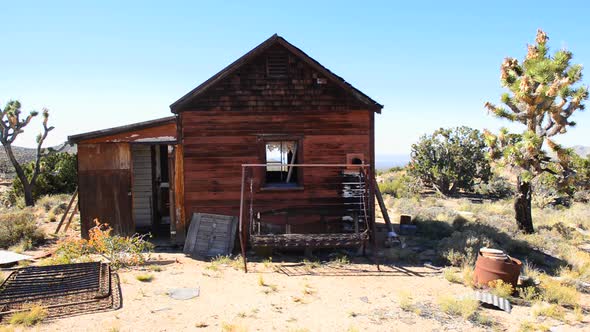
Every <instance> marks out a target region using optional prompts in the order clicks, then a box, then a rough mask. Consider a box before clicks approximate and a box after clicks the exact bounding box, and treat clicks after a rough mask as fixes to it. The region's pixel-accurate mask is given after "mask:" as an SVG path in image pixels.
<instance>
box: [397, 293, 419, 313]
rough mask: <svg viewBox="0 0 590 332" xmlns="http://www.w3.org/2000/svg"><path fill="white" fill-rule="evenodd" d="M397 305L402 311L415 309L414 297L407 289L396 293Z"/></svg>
mask: <svg viewBox="0 0 590 332" xmlns="http://www.w3.org/2000/svg"><path fill="white" fill-rule="evenodd" d="M398 301H399V307H400V308H401V309H402V310H403V311H415V310H416V307H415V306H414V299H413V298H412V295H411V294H410V292H408V291H401V292H399V294H398Z"/></svg>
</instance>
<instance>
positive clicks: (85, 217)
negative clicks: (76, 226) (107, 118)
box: [78, 143, 135, 238]
mask: <svg viewBox="0 0 590 332" xmlns="http://www.w3.org/2000/svg"><path fill="white" fill-rule="evenodd" d="M78 195H79V196H78V200H79V209H80V220H81V221H80V224H81V227H80V228H81V234H82V237H84V238H88V230H89V229H90V228H92V227H94V219H98V220H99V221H100V222H101V223H108V224H109V225H110V226H111V227H112V228H113V229H114V232H115V233H116V234H121V235H131V234H133V233H134V232H135V226H134V223H133V218H132V213H131V210H132V209H131V150H130V148H129V144H127V143H105V144H78Z"/></svg>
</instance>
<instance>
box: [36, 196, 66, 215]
mask: <svg viewBox="0 0 590 332" xmlns="http://www.w3.org/2000/svg"><path fill="white" fill-rule="evenodd" d="M70 198H71V196H70V195H69V194H55V195H45V196H41V197H40V198H39V199H38V200H37V202H36V205H37V206H38V207H41V208H43V210H44V211H45V212H53V213H54V214H61V213H63V212H64V211H65V210H66V207H67V202H68V201H69V200H70Z"/></svg>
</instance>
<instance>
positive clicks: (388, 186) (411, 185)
mask: <svg viewBox="0 0 590 332" xmlns="http://www.w3.org/2000/svg"><path fill="white" fill-rule="evenodd" d="M420 189H421V185H420V183H419V181H418V179H416V178H414V177H412V176H409V175H406V174H404V173H396V174H394V175H393V176H392V177H391V179H387V180H386V181H384V182H381V183H379V190H380V191H381V193H383V194H389V195H392V196H394V197H395V198H402V197H406V198H410V197H415V196H416V195H418V194H419V193H420Z"/></svg>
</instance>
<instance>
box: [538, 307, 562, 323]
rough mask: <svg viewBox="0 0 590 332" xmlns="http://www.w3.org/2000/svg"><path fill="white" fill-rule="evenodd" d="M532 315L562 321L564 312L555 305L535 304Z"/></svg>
mask: <svg viewBox="0 0 590 332" xmlns="http://www.w3.org/2000/svg"><path fill="white" fill-rule="evenodd" d="M533 315H534V316H542V317H549V318H553V319H557V320H564V319H565V310H563V308H562V307H560V306H558V305H557V304H547V303H537V304H535V305H534V306H533Z"/></svg>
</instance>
